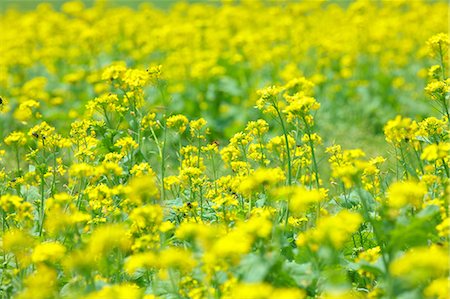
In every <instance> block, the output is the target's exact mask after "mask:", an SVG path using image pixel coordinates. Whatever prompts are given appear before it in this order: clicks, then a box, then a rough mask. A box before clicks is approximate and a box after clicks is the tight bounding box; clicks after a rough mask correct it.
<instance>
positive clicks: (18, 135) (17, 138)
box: [4, 131, 27, 145]
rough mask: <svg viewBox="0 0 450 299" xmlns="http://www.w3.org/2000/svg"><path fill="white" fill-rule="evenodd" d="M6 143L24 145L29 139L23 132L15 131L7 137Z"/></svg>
mask: <svg viewBox="0 0 450 299" xmlns="http://www.w3.org/2000/svg"><path fill="white" fill-rule="evenodd" d="M4 142H5V144H7V145H11V144H17V145H24V144H25V143H26V142H27V139H26V137H25V134H24V133H23V132H20V131H19V132H17V131H15V132H12V133H11V134H9V135H8V136H7V137H6V138H5V140H4Z"/></svg>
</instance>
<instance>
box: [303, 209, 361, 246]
mask: <svg viewBox="0 0 450 299" xmlns="http://www.w3.org/2000/svg"><path fill="white" fill-rule="evenodd" d="M361 222H362V217H361V215H359V214H357V213H354V212H349V211H347V210H342V211H340V212H339V213H337V214H336V215H334V216H328V217H325V218H320V220H319V222H318V224H317V227H316V228H313V229H310V230H309V231H306V232H305V233H302V234H300V235H298V236H297V241H296V243H297V245H298V246H305V245H308V246H310V247H311V248H312V249H313V250H317V249H318V247H319V246H320V245H327V242H329V244H330V245H332V246H333V247H335V248H336V249H339V248H342V246H344V244H345V242H346V240H347V239H348V238H349V237H350V236H351V234H353V233H354V232H355V231H356V230H357V229H358V228H359V226H360V224H361Z"/></svg>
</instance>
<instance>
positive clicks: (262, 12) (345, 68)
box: [0, 0, 449, 154]
mask: <svg viewBox="0 0 450 299" xmlns="http://www.w3.org/2000/svg"><path fill="white" fill-rule="evenodd" d="M0 5H1V21H0V26H1V27H0V28H1V30H2V35H1V37H0V44H1V49H0V50H1V54H2V55H0V56H1V57H0V65H1V66H2V67H1V71H0V75H1V76H0V95H2V97H3V98H5V99H6V100H7V101H8V108H7V109H8V114H7V115H6V116H2V118H3V119H2V123H1V124H0V130H1V131H0V132H1V133H0V137H4V136H5V135H7V134H8V133H9V132H10V131H11V130H14V129H19V130H20V129H23V127H30V126H31V125H32V124H34V123H36V122H37V121H38V120H39V119H41V118H42V117H44V119H46V120H48V121H49V122H50V123H52V124H53V125H54V126H56V127H58V128H60V129H61V130H63V131H64V130H66V129H68V126H69V123H70V122H67V118H69V119H77V118H80V117H82V116H83V113H84V111H85V105H86V102H87V101H88V100H90V99H92V98H94V97H96V96H99V95H101V94H102V93H105V92H109V91H110V86H109V85H108V82H104V81H102V80H101V73H102V71H103V70H104V69H105V68H106V67H107V66H109V65H111V64H112V63H117V62H120V63H124V64H125V65H126V66H127V67H130V68H140V69H146V68H148V67H150V66H155V65H162V69H163V80H164V88H165V97H166V98H167V99H169V101H170V103H169V104H167V101H165V102H164V103H163V99H162V98H161V94H160V93H159V92H158V91H157V90H155V88H153V87H149V88H148V90H147V95H148V98H147V99H146V100H147V102H148V103H149V105H150V106H151V107H153V108H154V109H155V110H156V111H159V112H161V113H165V114H175V113H183V114H185V115H186V116H188V117H189V118H198V117H204V118H205V119H207V121H208V123H209V125H210V126H211V129H212V132H213V133H212V135H211V139H213V140H225V139H228V138H230V137H231V136H232V135H233V134H234V133H235V132H237V131H240V130H242V129H243V128H244V126H245V123H246V122H247V121H249V120H255V119H257V118H258V117H261V114H260V112H259V111H258V110H257V109H255V108H254V106H255V102H256V99H257V98H258V96H257V90H258V89H260V88H263V87H265V86H268V85H272V84H284V83H286V82H288V81H289V80H291V79H293V78H296V77H301V76H305V77H306V78H308V79H310V80H312V81H313V82H314V83H315V97H316V98H317V100H318V101H319V102H320V103H321V109H320V110H319V111H318V112H317V115H316V122H317V123H316V126H317V130H318V131H319V133H320V134H321V135H322V137H323V139H324V142H325V145H330V144H332V143H334V142H336V143H339V144H342V145H343V146H344V147H345V148H354V147H362V148H363V149H364V150H366V151H367V152H369V154H376V153H379V152H380V150H381V149H384V148H385V147H386V145H385V142H384V136H383V126H384V124H385V123H386V122H387V121H388V120H389V119H391V118H393V117H395V116H396V115H397V114H402V115H405V116H409V117H416V118H419V119H420V118H422V117H424V116H426V115H434V114H437V111H435V110H434V109H433V108H432V106H430V104H429V100H428V99H427V97H426V95H425V93H424V92H423V88H424V86H425V84H426V82H427V80H428V79H429V78H428V73H427V68H428V67H430V66H431V65H433V64H436V62H435V61H433V60H432V59H431V58H429V56H428V52H427V50H426V41H427V39H428V38H429V37H430V36H432V35H434V34H436V33H439V32H447V31H448V20H449V18H448V8H449V6H448V3H447V2H446V1H275V2H273V1H220V2H215V1H114V0H111V1H82V2H78V1H75V2H65V1H49V2H45V3H43V2H42V1H34V0H28V1H17V0H16V1H10V0H7V1H2V2H1V4H0ZM28 99H34V100H37V101H39V103H40V106H39V107H34V108H30V109H31V110H32V113H31V115H30V116H29V117H28V118H26V119H17V117H15V114H14V113H15V111H16V110H18V109H19V108H20V105H21V104H23V103H24V102H26V101H27V100H28ZM167 99H166V100H167ZM163 105H166V107H165V108H163V109H161V107H162V106H163ZM5 109H6V108H5ZM62 111H63V112H64V113H62ZM16 116H17V113H16ZM271 125H272V127H273V134H274V135H276V134H278V133H279V132H280V130H279V128H277V124H276V123H275V122H272V123H271Z"/></svg>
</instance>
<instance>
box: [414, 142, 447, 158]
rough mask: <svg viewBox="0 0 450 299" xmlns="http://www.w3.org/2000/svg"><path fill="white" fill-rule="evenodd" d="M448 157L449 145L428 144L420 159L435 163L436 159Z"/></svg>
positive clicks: (445, 143) (444, 143)
mask: <svg viewBox="0 0 450 299" xmlns="http://www.w3.org/2000/svg"><path fill="white" fill-rule="evenodd" d="M449 156H450V143H448V142H443V143H438V144H435V143H433V144H430V145H428V146H427V147H425V148H424V150H423V152H422V154H421V155H420V159H422V160H426V161H436V160H438V159H444V158H448V157H449Z"/></svg>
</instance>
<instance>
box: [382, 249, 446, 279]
mask: <svg viewBox="0 0 450 299" xmlns="http://www.w3.org/2000/svg"><path fill="white" fill-rule="evenodd" d="M449 268H450V266H449V256H448V249H447V248H445V247H442V246H438V245H431V246H430V247H419V248H412V249H410V250H408V251H407V252H406V253H405V254H404V255H402V256H400V257H399V258H397V259H396V260H394V261H393V262H392V264H391V266H390V271H391V273H392V274H393V275H394V276H398V277H400V278H402V279H404V280H406V281H407V282H409V283H411V284H414V285H417V284H421V283H423V282H426V281H428V280H429V279H431V278H439V277H443V276H447V275H448V271H449Z"/></svg>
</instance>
